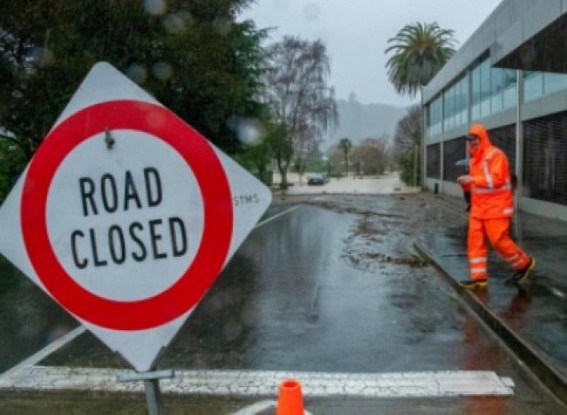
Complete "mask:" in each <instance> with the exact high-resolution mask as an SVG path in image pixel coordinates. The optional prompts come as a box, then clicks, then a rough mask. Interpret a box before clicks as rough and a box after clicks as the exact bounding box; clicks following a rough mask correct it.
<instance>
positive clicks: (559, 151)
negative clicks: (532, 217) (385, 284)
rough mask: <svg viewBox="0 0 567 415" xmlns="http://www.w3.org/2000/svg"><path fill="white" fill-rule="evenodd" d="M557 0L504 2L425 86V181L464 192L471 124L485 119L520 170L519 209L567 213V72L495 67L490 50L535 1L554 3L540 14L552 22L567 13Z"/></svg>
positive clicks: (562, 215) (449, 190)
mask: <svg viewBox="0 0 567 415" xmlns="http://www.w3.org/2000/svg"><path fill="white" fill-rule="evenodd" d="M557 1H559V3H561V2H562V1H563V0H548V1H545V2H544V1H541V0H540V1H537V0H505V1H503V2H502V3H501V4H500V5H499V6H498V7H497V8H496V9H495V11H494V12H493V13H492V14H491V15H490V16H489V17H488V18H487V19H486V21H485V22H484V23H483V25H481V26H480V27H479V28H478V29H477V31H476V32H475V33H474V34H473V35H472V36H471V38H470V39H469V40H468V41H467V42H465V44H464V45H463V47H462V48H461V49H460V50H459V51H458V52H457V53H456V54H455V56H454V57H453V58H452V59H451V60H450V61H449V62H448V64H447V65H446V66H445V67H444V68H443V69H442V70H441V71H440V72H439V73H438V74H437V76H436V77H435V78H434V79H433V80H432V82H431V83H430V84H429V85H427V86H426V87H425V89H424V93H423V102H424V111H425V112H424V114H425V140H424V141H425V145H424V158H425V163H424V166H425V181H424V184H425V187H427V188H428V189H430V190H432V191H440V192H444V193H448V194H453V195H456V194H459V193H460V192H459V190H460V189H459V186H458V185H455V179H456V177H458V175H459V167H457V166H456V164H455V163H456V162H457V161H458V160H460V159H464V158H466V145H465V140H464V136H465V135H466V133H467V130H468V128H469V126H470V125H471V124H472V123H474V122H481V123H483V124H484V125H485V126H486V128H487V129H488V130H489V134H490V137H491V139H492V141H493V143H494V144H495V145H497V146H499V147H500V148H502V149H503V150H504V152H505V153H506V154H507V156H508V158H509V160H510V164H511V168H512V170H513V171H514V172H515V173H516V174H517V176H518V179H519V189H518V192H517V194H518V202H519V208H520V210H525V211H529V212H533V213H538V214H543V215H546V216H550V217H556V218H561V219H565V220H567V74H558V73H548V72H546V73H544V72H532V71H524V70H521V69H512V68H497V67H495V66H493V61H494V59H493V56H491V53H493V54H494V53H495V52H494V51H495V50H497V49H495V45H497V44H498V43H497V42H498V41H499V39H500V38H501V37H502V36H509V34H510V31H509V30H507V29H509V28H510V27H512V26H514V25H518V24H521V25H523V27H527V26H528V25H529V24H532V23H529V24H528V23H526V20H529V19H526V14H527V16H529V13H530V11H531V10H533V9H534V8H536V7H537V8H538V10H539V11H540V12H541V10H542V8H545V9H549V10H547V12H546V13H540V14H541V15H543V16H548V17H549V19H550V20H551V21H550V22H549V23H550V24H551V22H552V21H553V19H555V17H556V16H555V14H557V13H559V14H560V13H563V12H567V9H566V10H565V11H563V9H562V8H561V7H559V6H558V5H557V4H555V3H557ZM558 7H559V8H558ZM555 9H557V10H555ZM554 16H555V17H554ZM534 24H535V23H534ZM537 25H538V27H545V24H543V23H542V21H541V19H540V21H538V22H537ZM528 29H529V28H526V30H528ZM522 39H523V38H522ZM522 39H518V41H522ZM507 41H508V42H509V44H513V43H514V39H508V40H507ZM491 51H492V52H491Z"/></svg>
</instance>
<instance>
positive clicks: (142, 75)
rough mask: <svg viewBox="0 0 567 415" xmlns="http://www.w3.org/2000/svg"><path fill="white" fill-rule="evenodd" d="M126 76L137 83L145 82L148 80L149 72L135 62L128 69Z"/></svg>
mask: <svg viewBox="0 0 567 415" xmlns="http://www.w3.org/2000/svg"><path fill="white" fill-rule="evenodd" d="M126 76H128V78H130V79H131V80H132V81H134V82H136V83H137V84H143V83H144V82H146V79H147V77H148V72H147V71H146V68H144V67H143V66H142V65H138V64H133V65H132V66H130V67H129V68H128V69H127V70H126Z"/></svg>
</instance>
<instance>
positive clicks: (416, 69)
mask: <svg viewBox="0 0 567 415" xmlns="http://www.w3.org/2000/svg"><path fill="white" fill-rule="evenodd" d="M453 33H454V31H453V30H449V29H441V28H440V27H439V25H438V24H437V23H431V24H428V23H413V24H408V25H406V26H404V27H403V28H402V29H401V30H400V31H399V32H398V34H397V35H396V36H394V37H393V38H391V39H389V40H388V43H389V44H391V46H389V47H388V48H387V49H386V50H385V51H384V53H385V54H388V53H390V52H394V54H393V55H392V56H391V57H390V59H388V62H387V63H386V69H387V70H388V79H389V81H390V82H391V83H392V84H393V85H394V87H395V88H396V91H397V92H398V93H399V94H402V95H406V94H407V95H409V96H411V97H414V96H415V95H416V94H417V92H419V91H420V89H421V87H423V86H424V85H427V83H429V81H431V79H432V78H433V76H435V74H436V73H437V72H438V71H439V69H441V68H442V67H443V65H445V63H446V62H447V61H448V60H449V58H451V56H453V54H454V53H455V49H454V48H453V45H454V44H455V42H456V41H455V39H454V38H453Z"/></svg>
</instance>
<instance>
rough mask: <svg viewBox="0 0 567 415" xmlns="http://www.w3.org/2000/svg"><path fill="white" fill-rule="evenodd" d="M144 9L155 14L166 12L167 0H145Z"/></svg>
mask: <svg viewBox="0 0 567 415" xmlns="http://www.w3.org/2000/svg"><path fill="white" fill-rule="evenodd" d="M144 9H145V10H146V12H148V13H149V14H152V15H154V16H157V15H160V14H164V13H165V10H166V9H167V7H166V4H165V0H144Z"/></svg>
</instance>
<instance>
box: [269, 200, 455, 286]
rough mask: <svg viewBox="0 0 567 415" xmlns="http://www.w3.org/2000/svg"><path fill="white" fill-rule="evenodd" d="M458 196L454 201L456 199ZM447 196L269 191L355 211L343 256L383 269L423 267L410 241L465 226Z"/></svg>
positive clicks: (356, 263)
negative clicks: (428, 232) (433, 231)
mask: <svg viewBox="0 0 567 415" xmlns="http://www.w3.org/2000/svg"><path fill="white" fill-rule="evenodd" d="M455 202H457V203H455ZM458 202H459V201H458V200H457V201H455V200H452V201H447V200H445V199H443V198H442V197H439V196H435V195H432V194H429V193H418V194H392V195H325V194H322V195H302V196H283V195H277V196H275V197H274V201H273V204H274V205H286V204H290V205H295V204H308V205H312V206H317V207H320V208H323V209H328V210H332V211H335V212H338V213H349V214H353V215H357V216H358V219H357V222H356V226H355V227H353V228H352V229H351V232H350V235H349V237H348V238H347V239H346V240H345V241H344V242H345V249H344V252H343V258H344V260H345V261H347V262H348V263H349V264H350V265H352V266H353V267H355V268H357V269H359V270H363V271H368V272H371V273H374V274H376V275H383V274H388V272H386V271H387V270H388V269H390V268H391V267H389V265H408V266H410V267H423V266H426V265H428V263H427V261H426V260H425V259H423V258H422V257H421V256H419V255H418V254H417V252H416V251H415V250H414V247H413V245H414V241H415V239H416V238H418V237H419V236H420V235H422V234H423V233H424V232H426V231H429V230H433V229H435V228H436V227H439V228H441V227H444V228H446V227H450V228H456V229H457V228H459V227H463V226H466V214H465V205H464V202H463V203H462V206H461V204H459V203H458ZM377 271H381V272H377Z"/></svg>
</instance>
